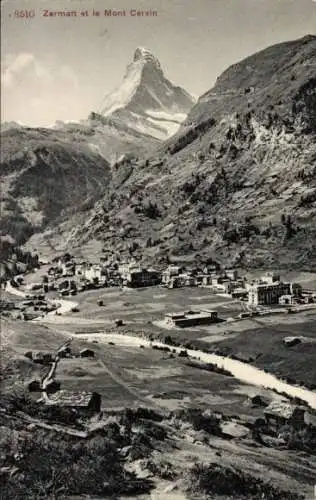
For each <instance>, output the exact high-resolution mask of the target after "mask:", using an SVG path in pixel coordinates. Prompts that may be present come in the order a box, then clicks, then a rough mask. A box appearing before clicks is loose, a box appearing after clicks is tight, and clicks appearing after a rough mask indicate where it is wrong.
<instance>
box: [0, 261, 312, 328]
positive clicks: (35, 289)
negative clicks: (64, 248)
mask: <svg viewBox="0 0 316 500" xmlns="http://www.w3.org/2000/svg"><path fill="white" fill-rule="evenodd" d="M24 279H25V275H23V274H21V275H18V276H16V277H14V278H12V279H11V280H10V281H9V282H8V283H3V284H2V285H3V287H4V288H5V287H6V286H9V287H10V290H11V291H15V293H18V294H19V293H20V292H19V290H21V289H22V290H24V291H23V292H21V295H23V296H24V298H25V300H24V301H23V302H21V303H19V304H18V305H16V304H15V305H13V306H12V305H11V307H10V304H8V303H5V302H3V303H2V310H5V311H4V314H5V315H9V316H12V315H13V317H16V318H20V319H24V320H32V319H35V318H40V317H43V316H44V315H45V314H47V313H50V314H52V313H54V314H56V315H58V314H60V306H61V303H60V302H58V299H60V300H62V299H64V298H67V297H74V296H76V295H78V294H80V293H82V292H84V291H87V290H98V289H102V288H112V287H113V288H120V289H124V288H125V289H140V288H147V287H159V288H165V289H168V290H173V289H181V288H186V287H190V288H204V289H206V290H208V291H209V293H210V294H212V295H217V296H219V297H220V296H222V297H229V298H231V299H234V300H236V301H238V302H239V304H240V312H239V313H238V315H236V317H235V319H245V318H247V317H252V316H256V315H266V314H273V313H280V312H284V313H295V312H299V311H301V310H306V308H313V307H315V304H316V290H306V289H303V287H302V286H301V285H300V284H298V283H295V282H291V281H288V280H287V281H283V280H282V279H281V276H280V274H278V273H275V272H266V273H265V274H263V275H262V276H260V277H258V278H256V279H251V280H249V279H247V277H246V276H240V274H239V271H238V270H237V269H232V268H225V267H222V266H220V265H219V264H218V263H216V262H213V263H211V264H207V265H205V266H202V267H196V268H195V267H193V266H190V267H183V266H182V267H181V266H178V265H169V266H167V267H166V268H163V269H159V270H158V269H153V268H145V267H143V266H141V265H140V263H138V262H137V261H136V260H130V261H126V262H125V261H124V262H121V261H119V260H115V259H113V258H112V259H108V260H107V261H104V260H103V261H101V262H100V263H98V264H94V263H89V262H87V261H82V260H79V259H76V258H74V257H73V256H71V255H70V254H69V253H66V254H64V255H62V256H60V257H57V258H55V259H54V260H53V261H52V262H51V263H50V264H48V263H42V265H41V266H40V279H39V280H38V281H37V282H32V283H28V284H26V283H25V281H24ZM25 285H26V286H25ZM98 305H99V306H100V307H101V306H103V305H104V301H103V300H102V299H100V300H99V301H98ZM71 312H78V309H77V308H76V306H74V307H72V308H71ZM165 321H166V323H167V324H169V325H174V326H181V327H185V326H196V325H199V324H212V323H216V322H218V321H221V319H220V318H219V316H218V312H217V311H214V310H198V309H195V310H189V311H183V312H179V311H177V312H174V313H173V312H172V311H170V312H168V313H167V314H166V315H165Z"/></svg>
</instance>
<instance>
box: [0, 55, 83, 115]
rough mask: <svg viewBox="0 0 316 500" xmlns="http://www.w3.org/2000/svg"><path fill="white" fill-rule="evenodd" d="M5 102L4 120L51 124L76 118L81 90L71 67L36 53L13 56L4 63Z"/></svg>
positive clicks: (2, 96) (2, 93)
mask: <svg viewBox="0 0 316 500" xmlns="http://www.w3.org/2000/svg"><path fill="white" fill-rule="evenodd" d="M1 85H2V92H1V102H2V110H1V111H2V116H3V117H4V118H2V119H4V120H6V121H10V120H14V121H17V120H21V121H23V122H26V123H32V124H37V123H38V124H45V123H47V122H49V123H51V122H52V121H54V120H55V119H57V118H60V119H64V118H71V117H72V116H76V114H77V108H78V104H80V101H81V88H80V85H79V81H78V78H77V75H76V73H75V72H74V70H73V68H72V67H71V66H70V65H67V64H60V62H59V61H57V60H54V59H51V58H50V59H42V58H38V57H36V56H35V55H34V54H31V53H27V52H21V53H18V54H10V55H8V56H7V58H6V60H5V62H2V64H1Z"/></svg>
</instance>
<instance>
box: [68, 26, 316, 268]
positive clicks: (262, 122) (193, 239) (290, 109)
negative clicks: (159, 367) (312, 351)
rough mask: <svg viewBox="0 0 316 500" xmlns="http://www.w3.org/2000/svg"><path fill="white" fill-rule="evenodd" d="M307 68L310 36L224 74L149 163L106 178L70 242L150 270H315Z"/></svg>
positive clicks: (313, 103)
mask: <svg viewBox="0 0 316 500" xmlns="http://www.w3.org/2000/svg"><path fill="white" fill-rule="evenodd" d="M315 61H316V37H312V36H307V37H304V38H302V39H299V40H296V41H293V42H286V43H283V44H279V45H276V46H274V47H270V48H268V49H266V50H264V51H262V52H259V53H257V54H254V55H253V56H251V57H250V58H247V59H246V60H244V61H241V62H240V63H237V64H236V65H234V66H232V67H230V68H229V69H228V70H226V71H225V72H224V73H223V74H222V75H221V76H220V77H219V78H218V80H217V82H216V84H215V86H214V88H213V89H212V90H210V91H209V92H207V93H206V94H205V95H204V96H202V97H201V98H200V99H199V101H198V103H197V104H196V106H195V107H194V108H193V109H192V111H191V112H190V114H189V116H188V118H187V120H186V121H185V122H184V124H183V125H182V127H181V129H180V131H179V132H178V133H177V134H176V135H175V136H174V137H172V138H171V139H169V140H168V141H167V142H166V143H165V144H163V145H162V146H161V147H160V149H159V151H158V152H156V154H155V155H154V156H152V157H150V156H149V157H148V158H147V160H146V161H143V162H138V163H137V164H136V165H133V168H131V167H130V166H125V167H124V168H125V169H126V172H125V174H126V175H123V172H122V169H120V170H119V171H117V172H116V171H115V170H114V171H113V178H112V182H111V185H110V189H109V192H108V193H107V194H106V195H105V197H104V199H103V201H102V202H100V203H99V204H97V205H96V206H95V207H94V209H93V210H92V211H91V213H90V216H89V224H86V225H83V226H82V227H81V228H77V231H76V235H75V237H74V240H73V241H74V242H77V243H78V244H79V245H83V244H84V243H85V241H86V240H87V239H89V238H93V237H96V238H97V239H99V240H100V242H103V244H104V246H105V247H106V248H111V247H113V248H116V249H119V250H120V252H121V253H124V252H125V253H126V254H128V253H130V251H131V249H132V251H133V252H134V254H135V255H137V254H138V255H144V257H145V259H147V260H151V261H155V262H158V261H159V260H166V259H167V258H173V259H179V260H181V259H187V258H188V257H192V258H195V259H197V260H198V259H199V258H201V259H204V258H206V257H210V256H216V257H217V258H219V259H222V260H223V261H224V262H230V263H231V264H236V265H237V264H238V265H247V266H250V265H254V266H257V265H270V266H273V265H276V266H278V265H284V266H287V265H288V266H297V267H304V266H305V267H306V266H308V267H310V266H316V229H315V228H316V224H315V222H316V206H315V201H316V140H315V137H316V135H315V134H316V118H315V116H316V114H315V110H316V85H315V76H314V68H315ZM123 170H124V169H123ZM118 226H119V227H120V231H119V232H117V231H116V230H115V227H118Z"/></svg>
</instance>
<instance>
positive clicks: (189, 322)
mask: <svg viewBox="0 0 316 500" xmlns="http://www.w3.org/2000/svg"><path fill="white" fill-rule="evenodd" d="M165 321H166V323H167V324H169V325H171V326H178V327H181V328H184V327H188V326H198V325H210V324H212V323H216V322H217V321H218V317H217V311H186V312H182V313H170V314H166V316H165Z"/></svg>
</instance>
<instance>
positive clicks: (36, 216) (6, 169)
mask: <svg viewBox="0 0 316 500" xmlns="http://www.w3.org/2000/svg"><path fill="white" fill-rule="evenodd" d="M1 144H2V147H1V180H2V191H1V215H2V217H1V225H0V230H1V234H4V235H5V234H9V235H11V236H13V238H14V239H15V241H16V243H17V244H20V243H23V242H24V241H25V240H26V239H27V238H28V237H29V236H30V235H31V234H32V233H33V232H34V231H36V230H41V229H43V228H44V227H46V226H47V225H49V224H51V223H56V222H57V221H58V220H60V218H61V217H62V216H65V214H66V213H67V214H69V213H71V212H74V211H77V210H81V209H87V208H88V207H91V206H93V204H94V202H95V201H96V200H97V199H99V198H100V196H101V194H102V193H103V192H104V187H105V186H106V185H107V183H108V182H109V179H110V168H109V164H108V162H107V161H106V160H105V159H104V158H103V157H102V156H101V155H100V154H99V153H97V152H94V151H92V149H91V148H90V147H89V146H88V145H87V144H86V143H85V142H84V141H70V140H69V137H68V136H67V135H66V134H65V133H62V132H60V131H52V130H49V129H26V128H19V129H9V130H7V131H5V132H3V133H2V136H1Z"/></svg>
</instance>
